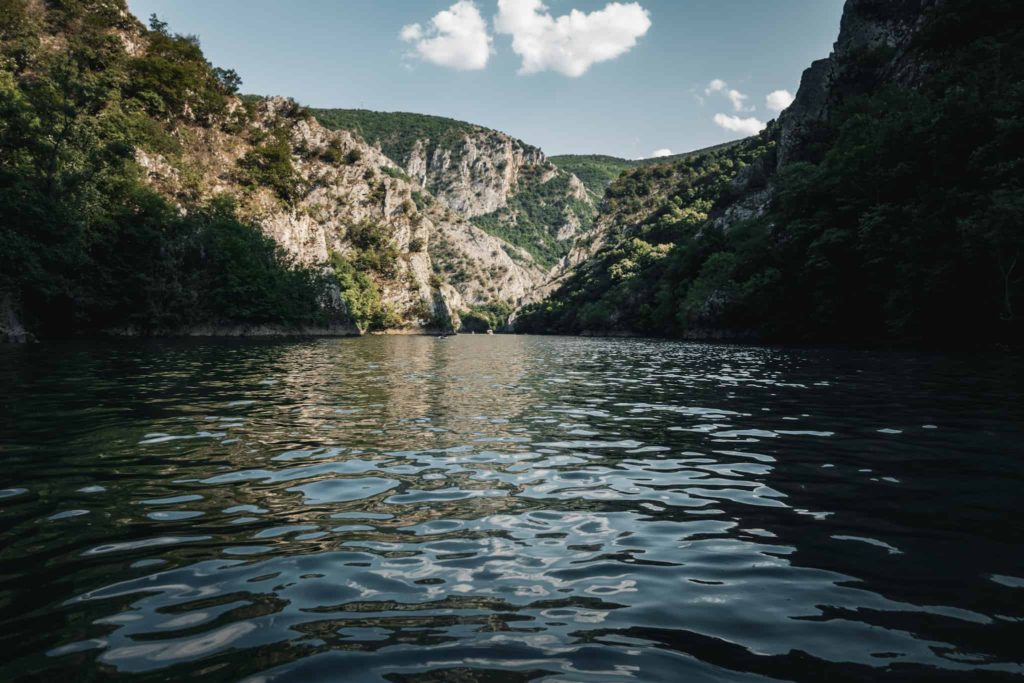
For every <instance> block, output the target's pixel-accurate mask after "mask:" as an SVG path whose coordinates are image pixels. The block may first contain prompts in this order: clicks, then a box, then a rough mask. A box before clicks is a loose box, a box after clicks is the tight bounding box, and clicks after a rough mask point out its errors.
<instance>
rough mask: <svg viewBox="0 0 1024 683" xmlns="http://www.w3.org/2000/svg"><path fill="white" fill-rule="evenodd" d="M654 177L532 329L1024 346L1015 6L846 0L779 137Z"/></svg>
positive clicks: (1022, 36)
mask: <svg viewBox="0 0 1024 683" xmlns="http://www.w3.org/2000/svg"><path fill="white" fill-rule="evenodd" d="M658 168H659V167H656V168H654V169H640V170H637V171H633V172H632V173H631V174H630V175H627V176H626V177H624V178H622V179H621V180H619V181H618V182H616V183H614V184H613V185H612V186H611V188H610V189H609V193H608V198H609V202H610V203H611V204H612V205H613V206H612V209H611V210H612V211H615V210H616V209H615V207H614V204H615V203H616V202H620V201H623V200H624V201H626V202H631V201H637V200H640V199H642V200H643V202H644V203H645V205H646V206H647V207H649V208H646V209H644V211H645V212H646V216H645V218H643V219H642V220H639V221H634V222H633V223H631V224H628V225H624V226H622V231H621V235H620V236H619V237H618V239H613V240H610V241H609V242H608V244H607V246H606V247H605V248H604V249H603V250H602V251H601V252H600V253H599V254H598V255H597V256H596V257H595V258H594V259H592V260H591V261H590V262H588V263H586V264H585V265H583V266H581V268H580V269H579V271H578V272H577V273H576V274H575V275H573V276H572V277H571V278H570V279H569V280H568V281H567V283H566V284H565V285H564V286H563V287H562V288H561V289H560V290H559V291H558V292H556V293H555V294H554V295H553V296H552V297H551V298H550V299H549V300H548V301H546V302H544V303H543V304H542V305H539V306H536V307H533V308H531V309H529V310H528V311H527V312H526V314H525V315H524V316H522V318H521V319H520V320H521V322H520V328H521V329H523V330H532V331H557V332H582V331H588V330H589V331H598V332H600V331H608V332H613V331H631V332H640V333H650V334H662V335H671V336H690V337H695V336H696V337H707V336H746V337H754V336H756V337H761V338H769V339H780V340H791V341H792V340H800V341H811V340H813V341H887V342H908V343H916V344H937V345H947V344H957V343H974V342H986V341H1009V340H1016V341H1018V342H1019V340H1020V339H1021V324H1020V310H1021V305H1022V302H1021V297H1022V270H1021V269H1022V268H1024V266H1022V265H1020V263H1019V262H1020V257H1021V254H1022V252H1024V200H1022V197H1024V194H1022V189H1024V5H1022V4H1021V3H1019V2H1015V1H1014V0H947V1H945V2H926V1H923V0H922V1H907V2H900V3H881V2H877V1H874V0H851V1H850V2H848V3H847V7H846V12H845V16H844V20H843V28H842V32H841V35H840V39H839V42H838V43H837V50H836V53H835V54H834V55H833V56H832V57H831V58H830V59H828V60H823V61H821V62H818V63H816V64H815V65H813V66H812V68H811V69H809V70H808V72H807V73H806V74H805V76H804V80H803V83H802V85H801V88H800V93H799V94H798V96H797V100H796V102H795V104H794V105H793V106H792V107H791V108H790V109H789V110H788V111H786V112H785V113H784V114H783V115H782V117H781V118H780V120H779V122H778V124H774V125H772V126H770V127H769V128H768V130H766V131H765V132H764V133H762V134H761V135H760V136H757V137H756V138H753V139H751V140H749V141H747V142H745V143H744V144H743V145H741V146H738V147H734V148H729V149H726V150H723V151H719V152H715V153H712V154H708V155H703V156H702V157H698V158H697V159H695V160H691V161H686V162H683V163H681V164H679V163H677V164H672V165H669V166H665V167H660V168H661V169H662V170H658ZM737 172H738V173H737ZM734 173H737V175H736V177H735V180H733V181H732V182H726V181H727V180H728V178H729V177H730V176H731V175H733V174H734ZM619 210H621V209H619ZM613 215H614V214H613Z"/></svg>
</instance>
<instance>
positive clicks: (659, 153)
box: [651, 147, 672, 159]
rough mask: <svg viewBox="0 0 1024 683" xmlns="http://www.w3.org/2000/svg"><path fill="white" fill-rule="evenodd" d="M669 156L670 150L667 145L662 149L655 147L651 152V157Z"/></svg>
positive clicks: (670, 154)
mask: <svg viewBox="0 0 1024 683" xmlns="http://www.w3.org/2000/svg"><path fill="white" fill-rule="evenodd" d="M670 156H672V150H670V149H669V148H668V147H665V148H663V149H656V150H654V151H653V152H651V158H652V159H660V158H661V157H670Z"/></svg>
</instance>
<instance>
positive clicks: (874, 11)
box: [777, 0, 943, 168]
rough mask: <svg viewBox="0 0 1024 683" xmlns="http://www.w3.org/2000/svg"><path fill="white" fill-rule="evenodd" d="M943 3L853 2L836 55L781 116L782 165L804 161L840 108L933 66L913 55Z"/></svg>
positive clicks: (810, 76)
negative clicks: (915, 40)
mask: <svg viewBox="0 0 1024 683" xmlns="http://www.w3.org/2000/svg"><path fill="white" fill-rule="evenodd" d="M942 4H943V0H847V2H846V6H845V7H844V9H843V18H842V23H841V25H840V29H839V38H838V39H837V40H836V43H835V45H834V46H833V51H832V54H831V55H829V56H828V57H827V58H825V59H820V60H818V61H816V62H814V63H813V64H811V66H810V67H809V68H808V69H807V70H806V71H804V74H803V77H802V79H801V81H800V89H799V90H798V91H797V94H796V99H795V100H794V101H793V104H792V105H790V107H789V108H788V109H787V110H786V111H784V112H783V113H782V115H781V116H780V117H779V129H778V134H777V142H778V166H779V167H780V168H781V167H782V166H785V165H786V164H788V163H792V162H794V161H800V160H803V159H805V158H806V156H807V154H808V150H807V147H809V146H810V145H811V143H813V141H814V139H815V134H816V132H817V131H819V130H820V128H821V126H822V125H824V124H826V123H827V122H828V121H829V119H830V117H831V114H832V111H833V110H834V108H835V106H836V105H837V104H839V103H841V102H842V101H843V100H845V99H848V98H850V97H853V96H856V95H859V94H863V93H865V92H870V91H871V90H872V89H873V88H874V87H876V86H877V85H878V84H879V83H882V82H888V83H896V84H900V85H905V86H913V84H914V83H915V82H917V81H919V79H920V78H921V77H922V75H923V74H924V73H925V72H926V71H927V69H928V66H927V65H926V64H923V63H922V62H920V61H919V60H917V59H915V56H914V55H913V54H912V53H911V44H912V41H913V38H914V36H915V35H917V33H918V31H919V30H920V28H921V26H922V24H923V22H924V21H925V19H926V17H927V14H928V13H929V12H930V11H932V10H933V9H935V8H937V7H939V6H941V5H942Z"/></svg>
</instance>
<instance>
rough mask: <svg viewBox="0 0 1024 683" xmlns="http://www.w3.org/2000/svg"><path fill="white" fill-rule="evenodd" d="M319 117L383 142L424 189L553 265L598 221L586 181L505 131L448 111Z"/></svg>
mask: <svg viewBox="0 0 1024 683" xmlns="http://www.w3.org/2000/svg"><path fill="white" fill-rule="evenodd" d="M313 113H314V115H315V116H316V117H317V120H318V121H320V122H321V123H322V124H324V125H325V126H328V127H330V128H333V129H337V130H349V131H352V132H355V133H356V134H358V135H360V136H361V137H363V138H364V139H365V140H367V141H368V142H370V143H371V144H373V145H374V146H376V147H377V148H378V149H380V150H381V152H382V153H383V154H384V155H386V156H387V157H388V158H390V159H391V160H392V161H393V162H394V163H395V164H396V165H397V166H398V167H400V168H401V169H402V171H403V172H404V173H405V175H406V176H408V177H409V178H410V179H411V180H412V181H413V182H414V183H416V184H417V186H418V189H420V190H422V191H424V192H427V193H429V194H431V195H432V196H434V197H435V198H437V200H438V201H440V202H441V203H442V204H443V205H445V206H446V207H448V208H450V209H451V210H452V211H454V212H455V213H456V214H458V215H459V216H461V217H463V218H465V219H468V220H471V221H472V222H473V223H474V224H475V225H477V226H478V227H480V228H481V229H483V230H484V231H485V232H488V233H489V234H491V235H493V236H496V237H499V238H501V239H503V240H505V241H507V242H510V243H511V244H514V245H516V246H518V247H520V248H521V249H523V250H524V251H525V252H527V253H529V254H530V255H531V256H532V257H533V259H534V260H535V261H536V262H537V263H538V264H540V265H541V266H542V267H544V268H545V269H551V268H553V267H554V266H555V265H556V264H557V262H558V261H559V259H561V258H562V257H563V256H565V255H566V254H567V253H568V252H569V251H570V250H571V249H572V247H573V246H574V244H575V243H576V241H577V240H578V239H579V238H580V237H581V236H582V235H583V234H584V233H586V232H587V231H588V230H589V228H590V227H591V225H592V222H593V218H594V215H595V214H596V208H595V201H594V198H593V197H592V195H591V194H590V193H589V192H587V189H586V188H585V187H584V185H583V183H582V182H580V180H579V179H578V178H577V177H576V176H575V175H573V174H572V173H567V172H565V171H562V170H560V169H559V168H558V167H556V166H555V165H554V164H552V163H550V162H549V161H548V160H547V158H546V157H545V155H544V153H543V152H542V151H541V150H540V149H538V148H536V147H533V146H531V145H528V144H526V143H524V142H523V141H521V140H517V139H516V138H513V137H511V136H510V135H507V134H505V133H502V132H500V131H495V130H491V129H488V128H484V127H481V126H475V125H472V124H468V123H463V122H460V121H454V120H452V119H445V118H442V117H435V116H425V115H421V114H406V113H384V112H370V111H363V110H344V109H329V110H313Z"/></svg>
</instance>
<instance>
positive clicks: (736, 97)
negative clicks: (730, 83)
mask: <svg viewBox="0 0 1024 683" xmlns="http://www.w3.org/2000/svg"><path fill="white" fill-rule="evenodd" d="M725 95H726V97H728V98H729V101H730V102H732V108H733V109H734V110H735V111H753V110H754V108H753V107H751V108H750V109H747V105H746V101H747V100H748V99H750V98H749V97H747V96H746V95H744V94H743V93H741V92H740V91H739V90H730V91H729V92H727V93H726V94H725Z"/></svg>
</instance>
